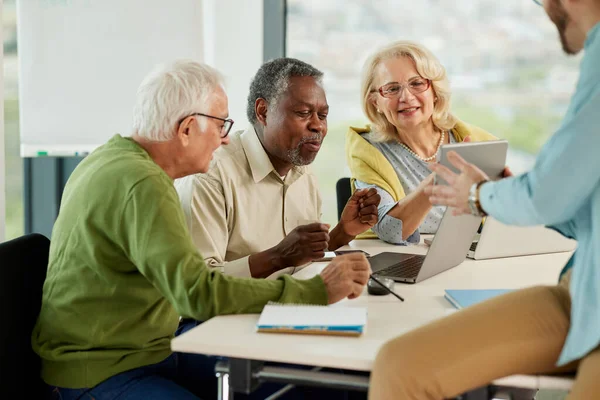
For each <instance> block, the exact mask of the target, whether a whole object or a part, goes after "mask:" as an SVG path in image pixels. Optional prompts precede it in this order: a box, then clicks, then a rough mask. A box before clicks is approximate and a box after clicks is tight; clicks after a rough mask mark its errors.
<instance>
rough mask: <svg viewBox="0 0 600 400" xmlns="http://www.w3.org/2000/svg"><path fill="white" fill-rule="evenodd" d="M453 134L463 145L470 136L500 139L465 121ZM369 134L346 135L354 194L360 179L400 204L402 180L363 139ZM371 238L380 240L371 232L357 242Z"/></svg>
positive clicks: (353, 132) (365, 130) (354, 132)
mask: <svg viewBox="0 0 600 400" xmlns="http://www.w3.org/2000/svg"><path fill="white" fill-rule="evenodd" d="M451 131H452V133H453V134H454V137H455V138H456V140H457V141H458V142H462V141H463V140H464V139H465V137H467V136H470V137H471V140H472V141H473V142H482V141H486V140H496V139H497V138H496V137H494V136H493V135H491V134H489V133H488V132H486V131H484V130H483V129H481V128H478V127H476V126H472V125H468V124H466V123H464V122H461V121H458V122H457V123H456V125H454V128H452V129H451ZM368 132H371V127H370V125H367V126H366V127H365V128H355V127H350V128H349V129H348V132H347V133H346V160H347V162H348V166H349V167H350V172H351V174H352V178H351V182H352V191H353V192H354V190H355V186H354V181H355V180H357V179H358V180H359V181H362V182H365V183H367V184H369V185H377V186H379V187H380V188H382V189H383V190H385V191H386V192H388V193H389V194H390V195H391V196H392V197H393V198H394V201H399V200H400V199H402V198H404V197H405V196H406V194H405V193H404V189H403V188H402V184H401V183H400V179H398V174H396V171H395V170H394V167H392V164H390V162H389V161H388V160H387V158H385V157H384V156H383V154H381V152H380V151H379V150H378V149H377V148H376V147H374V146H373V145H372V144H370V143H369V142H368V141H367V140H366V139H365V138H363V137H362V136H361V135H362V134H364V133H368ZM371 238H376V236H375V234H374V233H373V232H372V231H371V230H369V231H367V232H365V233H363V234H362V235H360V236H359V237H357V239H371Z"/></svg>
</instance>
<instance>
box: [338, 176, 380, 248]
mask: <svg viewBox="0 0 600 400" xmlns="http://www.w3.org/2000/svg"><path fill="white" fill-rule="evenodd" d="M380 201H381V196H379V194H377V190H375V189H374V188H370V189H361V190H357V191H355V192H354V194H353V195H352V197H350V199H349V200H348V202H347V203H346V206H345V207H344V210H343V211H342V216H341V218H340V225H341V228H342V230H343V232H344V233H345V234H346V235H348V236H356V235H359V234H361V233H363V232H364V231H366V230H368V229H370V228H372V227H373V226H374V225H375V224H376V223H377V206H378V205H379V202H380Z"/></svg>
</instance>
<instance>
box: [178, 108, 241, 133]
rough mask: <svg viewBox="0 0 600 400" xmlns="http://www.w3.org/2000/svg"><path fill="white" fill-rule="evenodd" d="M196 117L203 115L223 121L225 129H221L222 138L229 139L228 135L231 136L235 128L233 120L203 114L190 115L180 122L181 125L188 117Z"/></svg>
mask: <svg viewBox="0 0 600 400" xmlns="http://www.w3.org/2000/svg"><path fill="white" fill-rule="evenodd" d="M196 115H201V116H203V117H207V118H213V119H218V120H219V121H223V127H222V128H221V138H224V137H227V135H229V131H230V130H231V127H232V126H233V120H232V119H225V118H219V117H215V116H213V115H208V114H202V113H193V114H190V115H188V116H186V117H183V118H182V119H181V120H180V121H179V123H180V124H181V123H182V122H183V120H184V119H186V118H187V117H194V116H196Z"/></svg>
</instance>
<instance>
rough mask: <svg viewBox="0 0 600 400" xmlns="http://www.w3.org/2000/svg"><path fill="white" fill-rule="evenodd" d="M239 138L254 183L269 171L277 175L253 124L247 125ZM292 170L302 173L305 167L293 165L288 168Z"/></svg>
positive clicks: (263, 177)
mask: <svg viewBox="0 0 600 400" xmlns="http://www.w3.org/2000/svg"><path fill="white" fill-rule="evenodd" d="M240 139H241V142H242V147H243V148H244V153H246V158H247V159H248V164H250V170H251V171H252V178H253V179H254V182H255V183H258V182H260V181H262V180H263V179H265V178H266V177H267V176H268V175H269V174H270V173H271V172H273V173H274V174H275V175H277V176H279V175H278V174H277V171H275V167H273V164H272V163H271V160H270V159H269V155H268V154H267V152H266V150H265V148H264V147H263V145H262V143H261V142H260V140H259V139H258V134H257V133H256V130H255V129H254V127H253V126H249V127H248V128H247V129H246V130H245V131H244V132H242V134H241V136H240ZM292 172H295V173H299V174H303V173H304V172H305V168H304V167H293V168H292V169H291V170H290V173H292ZM288 175H289V173H288Z"/></svg>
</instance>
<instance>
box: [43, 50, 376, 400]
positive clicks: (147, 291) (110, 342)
mask: <svg viewBox="0 0 600 400" xmlns="http://www.w3.org/2000/svg"><path fill="white" fill-rule="evenodd" d="M232 124H233V121H231V120H229V119H228V105H227V96H226V94H225V92H224V90H223V85H222V80H221V77H220V75H219V74H218V73H217V72H216V71H215V70H214V69H212V68H210V67H208V66H206V65H202V64H199V63H196V62H193V61H178V62H175V63H172V64H169V65H165V66H162V67H160V68H158V69H157V70H156V71H154V72H153V73H151V74H150V75H149V76H148V77H147V78H146V79H145V80H144V81H143V82H142V84H141V86H140V88H139V90H138V93H137V101H136V106H135V109H134V121H133V133H132V136H131V137H124V136H121V135H115V136H113V137H112V138H111V139H110V140H109V141H108V142H107V143H106V144H104V145H103V146H101V147H99V148H98V149H97V150H96V151H94V152H93V153H92V154H90V155H89V156H88V157H87V158H86V159H85V160H83V161H82V162H81V163H80V164H79V166H78V167H77V168H76V169H75V171H74V172H73V174H72V175H71V177H70V179H69V181H68V183H67V185H66V187H65V191H64V195H63V198H62V202H61V208H60V213H59V216H58V218H57V220H56V223H55V225H54V230H53V232H52V244H51V248H50V258H49V265H48V275H47V278H46V282H45V284H44V293H43V300H42V308H41V312H40V315H39V318H38V321H37V324H36V326H35V328H34V331H33V334H32V344H33V348H34V350H35V351H36V352H37V353H38V354H39V356H40V357H41V359H42V378H43V380H44V381H45V382H46V383H47V385H48V388H49V392H51V393H52V396H53V397H54V398H57V399H63V400H66V399H79V398H94V399H109V398H110V399H113V398H117V397H118V398H123V399H124V398H127V399H141V398H144V399H166V398H169V399H175V398H176V399H197V398H198V397H197V396H199V395H202V394H203V393H206V392H205V390H206V389H209V390H208V391H210V389H212V388H206V387H204V386H205V385H204V386H203V371H205V374H204V375H206V374H212V372H213V371H210V369H208V370H207V369H206V368H204V369H202V365H197V364H195V361H194V360H195V359H194V356H192V355H183V354H177V353H172V352H171V350H170V341H171V339H172V338H173V336H174V334H175V332H176V329H177V327H178V322H179V316H180V315H187V316H190V317H193V318H195V319H197V320H206V319H209V318H211V317H213V316H215V315H221V314H234V313H256V312H260V311H261V309H262V307H263V306H264V305H265V304H266V303H267V302H269V301H277V302H284V303H285V302H294V303H296V302H297V303H314V304H327V303H333V302H336V301H339V300H341V299H343V298H345V297H348V296H350V297H353V296H357V295H359V294H360V293H361V291H362V289H363V287H364V285H365V284H366V282H367V279H368V276H369V272H370V270H369V266H368V263H367V261H366V259H365V258H364V257H363V256H361V255H349V256H347V257H343V258H337V259H336V260H335V261H334V262H332V263H331V264H330V265H329V266H328V267H327V268H326V269H325V270H324V271H323V273H322V274H321V275H320V276H316V277H314V278H313V279H310V280H305V281H299V280H295V279H293V278H290V277H289V276H284V277H282V278H280V279H278V280H257V279H240V278H234V277H230V276H225V275H222V274H221V273H220V272H218V271H215V270H212V269H209V268H207V266H206V264H205V262H204V259H203V257H202V255H201V254H199V253H198V251H197V249H196V247H195V246H194V244H193V242H192V239H191V238H190V236H189V233H188V230H187V227H186V223H185V219H184V215H183V211H182V210H181V206H180V204H179V200H178V197H177V193H176V191H175V188H174V187H173V180H174V179H176V178H180V177H183V176H186V175H189V174H195V173H200V172H205V171H206V170H207V169H208V166H209V163H210V160H211V158H212V154H213V152H214V151H215V150H216V149H217V148H218V147H219V146H221V145H222V144H227V143H228V141H229V139H228V137H227V134H228V133H229V130H230V129H231V126H232ZM233 293H235V294H236V295H235V296H233V295H232V294H233Z"/></svg>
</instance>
